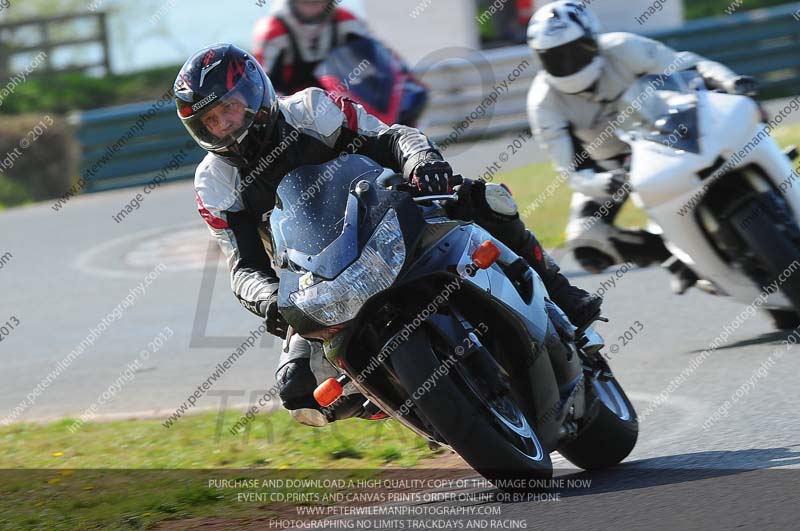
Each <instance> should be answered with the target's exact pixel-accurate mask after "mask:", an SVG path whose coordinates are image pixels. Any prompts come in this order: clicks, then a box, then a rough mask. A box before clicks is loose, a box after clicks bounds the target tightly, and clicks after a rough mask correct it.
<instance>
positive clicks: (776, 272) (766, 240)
mask: <svg viewBox="0 0 800 531" xmlns="http://www.w3.org/2000/svg"><path fill="white" fill-rule="evenodd" d="M773 193H774V192H773ZM773 201H775V203H777V204H778V205H780V203H778V202H777V200H775V199H774V198H773ZM770 204H772V203H770ZM780 218H781V219H773V217H772V215H771V213H770V212H769V211H767V212H765V211H764V206H763V204H762V203H760V202H759V201H757V200H752V201H750V202H749V203H747V204H746V205H744V206H743V207H742V208H740V209H739V210H738V211H737V212H736V213H734V214H733V216H731V222H732V226H733V227H734V229H735V230H736V232H737V233H738V234H739V237H740V238H741V239H742V240H743V241H744V242H745V244H746V245H747V248H748V249H749V250H750V252H751V253H752V255H753V256H754V257H756V258H755V259H756V260H758V262H760V264H761V266H762V267H763V269H764V270H765V271H766V274H767V275H768V277H769V279H768V280H767V282H766V284H769V283H770V282H773V281H775V280H777V279H778V277H779V276H780V275H781V274H782V273H784V272H785V271H786V270H787V269H788V267H789V266H790V265H792V264H794V262H795V260H797V259H798V257H800V241H798V234H797V233H798V230H797V227H796V226H787V227H785V228H782V226H783V225H786V224H794V223H795V221H794V219H793V218H792V219H788V218H789V216H788V215H782V216H780ZM762 289H763V286H762ZM779 289H780V290H781V292H782V293H783V294H784V295H785V296H786V298H787V299H789V301H790V302H791V303H792V304H793V305H794V308H795V310H798V311H800V275H796V274H794V272H792V273H791V274H790V275H789V276H788V278H786V280H785V281H784V282H783V283H782V284H781V285H780V288H779Z"/></svg>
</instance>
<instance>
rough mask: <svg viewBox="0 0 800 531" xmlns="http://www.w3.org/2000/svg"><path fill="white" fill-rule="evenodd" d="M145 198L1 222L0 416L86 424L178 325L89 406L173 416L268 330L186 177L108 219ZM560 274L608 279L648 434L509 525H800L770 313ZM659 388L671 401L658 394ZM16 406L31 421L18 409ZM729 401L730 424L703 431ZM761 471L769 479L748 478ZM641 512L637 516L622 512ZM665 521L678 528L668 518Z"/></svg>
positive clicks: (793, 415) (790, 416)
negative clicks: (245, 300)
mask: <svg viewBox="0 0 800 531" xmlns="http://www.w3.org/2000/svg"><path fill="white" fill-rule="evenodd" d="M502 142H503V140H502V139H500V140H498V141H495V143H486V144H482V145H479V146H477V147H474V148H473V149H471V150H469V151H468V152H467V153H463V154H461V155H459V158H457V160H456V162H457V163H458V162H459V161H460V162H461V164H462V169H463V167H467V168H468V169H472V171H474V172H478V171H479V170H480V169H481V161H482V160H492V159H493V157H494V156H495V152H496V151H499V150H500V149H502V147H498V146H500V144H502ZM534 157H535V155H531V156H530V158H534ZM530 161H531V160H530V159H526V160H519V161H515V164H519V165H523V164H525V163H528V162H530ZM465 174H467V175H468V174H469V173H468V172H465ZM138 191H140V190H136V189H127V190H120V191H114V192H108V193H103V194H94V195H88V196H83V197H77V198H73V199H72V200H71V201H70V202H69V203H68V204H67V205H66V206H65V207H63V208H62V209H61V210H60V211H58V212H55V211H54V210H52V209H51V203H49V202H48V203H42V204H38V205H34V206H28V207H23V208H17V209H10V210H7V211H5V212H2V213H0V223H2V226H3V228H4V231H3V239H2V247H0V256H3V255H5V254H6V253H10V254H11V255H12V257H11V258H10V259H6V260H3V262H4V263H3V265H2V268H1V269H0V289H2V294H3V295H2V305H1V306H0V324H1V323H5V322H6V321H7V320H8V319H11V318H12V317H13V318H16V320H18V321H19V324H18V325H17V326H16V328H15V329H14V330H12V331H11V333H9V334H8V335H7V336H6V337H4V338H3V340H2V342H0V357H2V362H1V363H2V371H0V422H2V420H3V418H4V417H5V418H6V419H11V420H33V419H42V418H56V417H62V416H65V415H71V416H77V415H79V414H80V413H81V412H83V411H84V410H85V409H86V408H88V407H89V406H90V405H91V404H92V403H94V402H95V401H97V400H98V397H100V396H101V395H102V393H103V392H104V391H106V390H107V389H109V387H110V386H111V385H112V383H113V382H114V381H115V380H118V377H119V376H120V374H121V373H122V372H123V371H124V369H125V368H126V367H127V366H129V365H130V364H131V363H133V362H135V360H137V358H139V357H141V352H142V350H146V349H148V348H150V347H149V345H148V344H149V343H150V342H151V341H153V339H154V337H155V336H157V335H158V334H159V333H162V332H164V331H165V329H169V330H170V331H171V337H169V338H168V339H167V340H166V341H165V343H164V345H163V347H161V348H160V349H159V350H158V351H157V352H153V353H152V354H151V355H150V356H149V357H148V360H147V361H145V362H143V364H142V366H141V368H139V369H138V370H137V371H136V375H135V378H133V379H132V380H131V381H129V382H125V383H124V384H123V385H122V386H121V389H119V390H118V391H117V392H116V395H115V396H114V397H113V398H112V399H111V400H109V401H108V402H107V403H106V404H105V405H103V406H102V407H100V408H99V409H98V410H97V412H98V413H99V414H100V415H101V418H102V417H108V416H115V415H119V416H122V417H129V416H132V415H134V414H142V415H145V414H146V415H164V414H166V413H169V412H172V411H173V410H175V409H176V408H177V407H178V406H179V405H180V404H181V403H182V402H183V401H184V400H186V399H187V397H188V396H189V395H191V394H192V393H193V392H194V391H195V389H196V388H197V387H198V386H200V385H201V384H202V383H203V382H204V381H206V380H207V378H208V377H209V376H210V374H211V373H212V372H213V371H214V369H215V367H216V365H217V364H218V363H220V362H221V361H222V360H223V359H225V358H226V357H227V356H228V355H229V354H230V353H231V351H232V350H235V348H236V346H238V345H239V344H241V343H242V341H243V340H244V339H245V337H246V336H247V335H248V333H249V332H250V331H251V330H253V329H256V328H257V327H258V326H259V325H260V322H259V320H258V319H256V318H255V317H253V316H252V315H250V314H249V313H248V312H246V311H245V310H244V309H243V308H242V307H240V306H239V304H238V303H237V302H236V301H235V300H234V298H233V296H232V295H231V293H230V291H229V287H228V282H229V281H228V274H227V270H226V268H225V264H224V263H223V262H222V261H221V260H220V259H219V256H218V254H217V253H216V252H215V247H214V246H213V245H211V246H210V245H209V237H208V233H207V231H206V229H205V226H204V223H203V222H202V220H201V219H200V218H199V216H198V215H197V212H196V204H195V200H194V194H193V191H192V187H191V184H190V183H188V182H184V183H177V184H172V185H168V186H163V187H161V188H160V189H157V190H156V191H155V192H153V193H152V194H150V195H148V196H146V198H145V201H144V202H143V204H142V206H141V207H140V209H139V210H136V211H134V212H133V213H132V214H130V215H129V216H128V217H127V218H126V219H124V220H123V221H122V222H121V223H116V222H115V221H114V220H113V219H112V216H113V215H114V214H116V213H117V212H118V211H119V210H120V209H122V208H123V207H124V205H125V204H126V203H127V202H128V201H130V199H131V198H132V196H133V195H135V193H137V192H138ZM159 264H164V265H165V266H166V270H164V271H163V272H162V273H160V274H159V275H158V276H157V278H156V279H155V280H154V281H153V282H152V284H151V285H150V286H148V287H147V288H146V289H145V290H144V292H143V293H142V292H141V291H140V292H139V293H138V294H137V295H136V297H135V298H134V302H133V305H132V306H130V307H128V308H125V309H124V311H123V312H122V314H121V316H120V318H114V319H112V320H110V321H109V324H108V325H107V326H106V327H105V329H104V330H103V331H102V333H100V334H99V336H98V337H97V338H96V339H95V340H94V343H93V344H92V345H89V346H88V347H87V348H85V349H84V350H83V352H82V353H81V354H80V355H79V356H78V357H77V358H75V359H74V360H73V361H72V362H71V363H70V364H69V365H68V366H67V367H65V368H63V369H61V370H60V373H59V374H58V376H57V377H56V378H53V379H51V381H50V382H49V383H48V385H47V387H46V388H44V389H43V391H42V392H41V394H39V395H38V396H36V397H34V400H33V402H34V403H33V404H32V405H31V404H30V403H28V402H30V401H28V400H27V398H26V397H27V396H28V395H29V393H32V391H33V389H34V388H36V386H37V384H40V383H41V382H42V380H43V379H44V378H46V376H47V374H48V373H49V372H51V371H53V370H55V369H56V368H57V367H58V366H59V362H60V361H62V360H64V359H65V358H66V357H67V355H68V354H69V353H70V351H72V350H74V349H76V347H78V345H79V344H80V343H81V342H82V341H84V340H85V339H86V338H87V336H88V335H89V334H90V329H92V328H97V327H98V324H99V323H100V322H101V321H102V320H103V319H104V317H106V316H107V315H108V314H109V313H111V312H113V310H114V309H115V308H117V307H119V305H120V304H121V303H122V301H123V300H124V299H125V298H126V296H128V295H129V293H130V290H132V289H136V287H137V286H138V285H139V284H140V283H142V282H143V281H144V279H145V276H146V275H147V274H148V273H149V272H151V271H153V270H154V269H155V268H156V267H157V266H158V265H159ZM562 265H563V267H564V270H565V271H566V272H567V274H568V276H570V277H571V278H572V279H573V281H574V282H577V283H578V284H579V285H581V286H583V287H585V288H586V289H589V290H597V289H600V288H601V284H602V283H603V282H605V284H606V286H609V284H610V282H611V279H612V278H613V280H614V286H612V287H609V288H608V289H606V290H605V293H604V296H605V299H606V303H605V306H604V313H605V315H607V316H608V317H609V318H610V319H611V322H609V323H607V324H602V323H601V324H600V325H599V326H598V329H599V331H600V332H601V333H602V334H603V335H604V336H605V338H606V340H607V344H609V345H612V344H615V345H617V346H618V347H619V349H618V351H617V352H616V353H614V354H611V356H612V361H611V364H612V367H613V369H614V370H615V373H616V374H617V377H618V378H619V380H620V381H621V383H622V384H623V386H624V388H625V389H626V390H627V392H628V394H629V396H630V397H631V399H632V400H633V402H634V405H635V406H636V409H637V410H638V412H639V415H640V418H641V423H640V436H639V442H638V444H637V446H636V448H635V450H634V451H633V453H632V454H631V456H630V457H629V458H628V460H627V463H628V464H627V465H626V467H624V468H623V469H621V470H622V472H620V475H618V476H613V475H609V473H604V474H600V475H593V476H592V475H590V476H586V475H582V476H580V477H589V478H594V479H593V481H595V485H598V484H600V487H599V488H598V489H591V490H590V491H588V492H576V493H572V494H570V493H565V494H564V495H563V498H562V500H561V502H559V503H549V504H542V503H534V502H526V503H511V504H508V503H506V504H503V505H502V507H503V511H502V514H503V516H502V518H503V520H507V519H514V518H527V519H528V520H529V521H530V522H531V524H530V525H528V528H534V527H535V528H539V525H540V524H541V526H542V528H545V527H549V528H552V527H557V528H563V527H570V528H573V527H578V526H589V527H592V528H596V529H604V528H617V529H627V528H637V529H643V528H646V527H650V526H647V525H645V521H646V522H651V523H652V522H659V521H661V522H663V523H665V526H664V527H663V528H670V529H672V528H675V529H679V528H680V529H695V528H703V527H705V528H715V529H716V528H734V527H736V526H737V525H738V524H737V522H738V523H742V522H744V523H745V524H747V525H743V527H742V528H760V529H791V528H796V523H793V524H791V525H789V524H788V522H790V521H793V520H789V518H790V516H789V515H788V512H789V511H794V512H796V508H795V507H794V505H793V503H796V502H792V501H789V500H796V494H797V490H798V485H799V484H800V482H798V479H800V472H798V471H796V470H788V471H787V470H778V469H796V468H798V465H799V464H800V451H799V450H800V448H799V447H798V445H800V417H798V415H797V412H796V403H797V398H798V395H799V394H800V392H799V391H798V386H797V374H800V355H798V354H799V353H800V348H798V347H794V348H789V349H787V348H786V347H785V346H783V345H782V340H784V339H785V338H786V337H787V334H786V333H783V332H775V331H774V330H773V328H772V325H771V322H770V320H769V319H768V318H767V317H766V316H764V315H763V314H761V313H758V314H756V315H755V316H753V317H747V318H745V319H741V318H739V319H738V322H737V317H739V316H740V314H742V312H743V305H742V304H739V303H736V302H733V301H730V300H726V299H724V298H720V297H712V296H710V295H707V294H704V293H701V292H699V291H697V290H691V291H690V292H689V293H687V294H686V295H684V296H681V297H679V296H675V295H673V294H672V293H671V292H670V291H669V287H668V275H667V273H666V272H664V271H662V270H660V269H658V268H648V269H631V270H629V271H620V272H619V273H616V274H615V273H614V272H613V271H606V272H605V273H604V274H601V275H586V274H583V273H580V272H578V270H577V269H576V267H575V265H574V263H573V262H571V261H570V260H569V259H566V260H565V261H564V262H563V264H562ZM215 269H216V272H214V271H215ZM204 276H205V280H204ZM205 312H207V314H208V318H207V319H206V318H204V313H205ZM637 321H638V322H639V323H641V324H640V325H637V324H635V323H636V322H637ZM735 322H737V324H736V325H735V329H734V326H733V323H735ZM726 326H728V328H729V329H732V330H733V331H732V333H730V335H729V337H728V338H727V340H726V341H725V343H724V344H723V345H722V346H721V347H720V348H718V349H716V350H715V351H714V352H713V353H712V354H711V355H709V356H708V357H707V358H706V359H705V360H704V361H703V362H702V364H701V365H700V366H699V367H697V368H696V370H694V371H693V372H692V374H691V375H689V376H688V377H687V378H686V379H685V381H684V382H683V383H682V384H681V385H678V386H673V387H672V389H671V391H669V392H668V389H669V386H670V382H672V381H673V379H675V378H676V377H678V376H679V375H680V374H681V372H682V371H683V370H684V369H685V368H686V367H687V366H689V363H690V360H692V359H693V358H695V357H696V356H698V354H700V353H701V352H702V351H703V350H705V349H707V348H709V345H710V343H711V342H712V341H713V340H714V339H715V338H716V337H717V336H718V335H720V334H721V333H723V330H724V329H725V327H726ZM631 327H635V328H636V329H641V331H638V333H637V334H635V336H634V337H633V339H632V340H630V341H628V344H626V345H623V342H624V341H623V340H622V339H620V336H621V335H622V334H623V333H624V332H625V331H626V330H629V329H631ZM193 338H194V339H193ZM151 350H153V349H151ZM278 351H279V344H278V343H277V342H274V341H272V342H270V341H267V344H266V345H258V346H256V347H254V348H252V349H249V350H248V351H247V353H246V354H245V355H244V356H242V357H241V358H240V359H239V361H238V362H237V363H236V364H235V365H234V366H233V367H232V368H231V369H230V370H228V371H227V372H226V373H225V374H224V375H223V376H222V377H221V378H220V379H219V380H218V381H216V383H214V385H213V387H212V390H211V392H212V393H219V392H225V393H227V394H228V395H230V398H229V402H228V405H231V404H234V403H239V404H240V403H247V402H249V401H251V400H252V399H253V397H255V396H258V395H259V394H260V393H262V392H263V391H264V390H266V389H268V388H269V387H270V386H271V385H272V384H273V382H274V377H273V373H274V367H275V362H276V360H277V357H278ZM770 357H772V360H773V363H770V362H769V359H770ZM767 366H768V367H767ZM62 367H64V365H63V363H62ZM765 367H767V368H766V369H765ZM759 369H761V370H760V372H759ZM662 392H666V393H667V396H666V399H664V400H661V401H660V399H659V398H658V397H659V395H660V394H661V393H662ZM662 398H664V397H663V395H662ZM726 400H728V401H730V403H729V405H728V406H724V403H725V402H726ZM661 402H663V403H661ZM220 403H221V397H220V396H208V394H207V395H206V396H204V397H203V398H201V399H200V400H199V401H198V402H197V407H198V408H218V407H219V406H220ZM656 403H658V405H657V406H656V407H653V406H654V404H656ZM20 404H25V407H24V412H23V413H22V414H21V415H15V414H14V413H13V411H14V409H15V408H17V407H18V406H20ZM720 408H722V409H724V412H725V415H724V416H722V415H720V416H719V418H718V420H716V421H713V422H711V423H710V424H709V422H708V421H709V419H711V418H712V417H711V416H712V415H713V414H714V412H715V411H722V409H720ZM557 462H558V463H563V461H561V460H558V461H557ZM559 466H563V464H561V465H559ZM653 470H660V471H661V472H657V473H650V474H649V475H646V477H647V478H649V479H642V477H643V476H642V474H641V473H640V472H642V471H653ZM753 470H755V471H760V472H759V473H758V474H761V475H757V477H753V474H755V473H754V472H746V471H753ZM626 471H627V472H626ZM637 471H638V472H637ZM748 478H749V479H750V480H749V481H746V480H747V479H748ZM725 493H728V494H727V495H725ZM784 499H786V501H785V502H784V501H781V500H784ZM732 500H733V501H735V502H736V503H733V502H732ZM776 500H777V501H776ZM748 501H750V502H752V503H747V502H748ZM756 501H757V502H758V503H756ZM779 502H780V503H779ZM635 503H640V504H641V505H640V506H639V509H638V510H637V513H636V514H637V515H639V517H643V515H644V516H645V517H646V518H645V520H641V519H639V520H636V519H635V518H636V516H635V515H634V513H633V512H632V511H628V509H630V507H631V505H632V504H635ZM571 504H579V505H571ZM773 505H774V506H773ZM710 507H715V508H717V507H725V508H727V509H726V510H725V511H722V512H720V513H719V514H720V515H723V514H724V515H726V516H725V519H722V516H720V517H719V518H717V519H714V520H712V521H710V522H705V523H707V524H708V525H703V524H704V521H703V519H704V518H706V519H707V516H708V514H709V508H710ZM620 511H621V512H620ZM626 511H628V512H630V515H628V512H626ZM623 513H624V514H623ZM564 515H570V516H569V517H568V518H566V520H565V516H564ZM590 515H593V516H590ZM615 515H617V517H615ZM626 515H627V516H626ZM534 516H535V518H534ZM793 516H796V515H793ZM784 517H785V518H786V520H783V519H782V518H784ZM592 518H598V519H599V520H593V519H592ZM626 518H630V519H632V520H630V521H629V520H626ZM678 518H685V519H686V520H680V521H682V522H684V523H685V525H678V523H677V522H678V520H676V519H678ZM765 518H766V519H765ZM534 520H535V522H536V525H533V522H534ZM673 521H674V522H676V525H675V526H672V525H666V524H669V523H673ZM592 522H596V523H597V525H593V524H592ZM615 523H619V524H620V525H619V526H617V525H615ZM759 523H760V524H759ZM547 524H549V525H547ZM612 524H614V525H612ZM622 524H626V525H622ZM627 524H630V525H627ZM640 524H641V525H640ZM695 524H696V525H695ZM717 524H718V526H717ZM761 524H763V525H761ZM784 524H786V525H784ZM608 526H612V527H608ZM655 527H656V528H662V527H661V526H658V525H656V526H655Z"/></svg>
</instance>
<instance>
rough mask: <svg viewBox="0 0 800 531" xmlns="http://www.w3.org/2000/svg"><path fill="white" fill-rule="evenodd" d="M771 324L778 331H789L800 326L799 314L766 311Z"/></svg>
mask: <svg viewBox="0 0 800 531" xmlns="http://www.w3.org/2000/svg"><path fill="white" fill-rule="evenodd" d="M767 313H768V314H769V316H770V317H771V318H772V324H773V325H774V326H775V328H777V329H778V330H791V329H793V328H797V327H798V326H800V314H798V313H797V312H795V311H792V310H767Z"/></svg>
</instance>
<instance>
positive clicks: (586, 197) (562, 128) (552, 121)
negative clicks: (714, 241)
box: [528, 0, 755, 293]
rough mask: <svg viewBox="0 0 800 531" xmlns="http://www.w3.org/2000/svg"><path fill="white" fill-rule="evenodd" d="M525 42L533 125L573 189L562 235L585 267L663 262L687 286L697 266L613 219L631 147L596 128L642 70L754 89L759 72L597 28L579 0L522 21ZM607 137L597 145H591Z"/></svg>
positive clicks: (612, 114) (680, 289) (624, 192)
mask: <svg viewBox="0 0 800 531" xmlns="http://www.w3.org/2000/svg"><path fill="white" fill-rule="evenodd" d="M528 44H529V45H530V47H531V48H533V51H534V52H535V55H536V57H537V58H538V59H539V61H540V62H541V67H542V69H541V71H540V72H539V73H538V74H537V76H536V78H535V79H534V81H533V85H532V86H531V89H530V91H529V93H528V117H529V119H530V122H531V130H532V131H533V133H534V135H535V136H536V138H537V139H538V141H539V143H540V144H541V145H542V146H543V147H544V148H545V150H546V151H547V153H548V154H549V155H550V157H551V158H552V159H553V162H554V164H555V167H556V169H557V170H558V171H559V172H564V175H566V176H567V178H568V180H569V183H570V185H571V186H572V188H573V196H572V203H571V206H570V221H569V223H568V224H567V229H566V233H567V241H568V243H569V244H570V247H571V248H572V249H573V251H574V253H575V257H576V259H577V260H578V262H579V263H580V264H581V266H582V267H583V268H584V269H586V270H587V271H590V272H593V273H597V272H600V271H602V270H603V269H605V268H606V267H609V266H611V265H613V264H617V263H621V262H624V261H628V260H630V261H633V262H635V263H637V264H639V265H642V266H644V265H648V264H652V263H654V262H661V263H663V265H664V266H665V267H667V268H668V269H669V270H670V271H671V272H672V273H673V274H674V277H673V282H672V287H673V290H674V291H675V292H676V293H684V292H685V291H686V290H687V289H688V288H689V287H691V286H692V285H694V283H695V282H696V281H697V277H696V276H695V274H694V273H693V272H692V271H691V270H690V269H689V268H688V267H686V266H685V265H684V264H683V263H681V262H680V261H678V260H677V258H675V257H673V256H672V255H671V253H670V252H669V251H668V250H667V248H666V246H665V245H664V242H663V240H662V239H661V237H660V236H658V235H656V234H653V233H650V232H647V231H644V230H628V229H620V228H618V227H615V226H614V225H613V221H614V218H615V217H616V215H617V213H618V212H619V210H620V208H621V207H622V204H623V203H624V202H625V200H626V199H627V196H628V190H629V188H628V187H627V186H625V183H626V176H627V175H626V171H625V169H624V167H625V165H626V160H625V159H626V158H627V157H628V156H629V154H630V149H629V147H628V146H627V145H626V144H625V143H623V142H621V141H620V140H618V139H617V138H616V137H615V136H613V135H608V134H606V135H604V136H602V137H601V133H602V132H603V131H604V130H605V129H606V128H607V127H608V124H609V122H610V121H612V120H614V119H615V118H616V117H617V116H618V110H617V109H618V107H617V101H618V99H619V98H620V96H622V94H623V93H624V92H625V91H626V90H627V89H628V88H629V87H630V86H631V85H632V84H633V83H634V82H635V81H636V80H637V79H638V78H639V77H641V76H643V75H646V74H655V75H658V74H664V73H665V72H666V73H667V74H670V73H672V72H675V71H680V70H690V69H694V70H696V71H697V72H698V73H699V74H700V75H701V76H702V77H703V79H704V80H705V82H706V84H707V85H708V86H709V88H713V89H722V90H725V91H726V92H730V93H735V94H748V95H751V94H753V92H754V90H755V81H754V80H753V79H752V78H750V77H748V76H737V75H736V74H734V73H733V72H732V71H730V70H729V69H728V68H726V67H725V66H723V65H721V64H719V63H715V62H713V61H709V60H707V59H704V58H703V57H700V56H698V55H696V54H694V53H690V52H675V51H674V50H672V49H670V48H668V47H667V46H665V45H663V44H661V43H660V42H657V41H654V40H651V39H648V38H645V37H641V36H639V35H635V34H632V33H621V32H619V33H604V34H600V33H599V24H598V21H597V18H596V17H595V15H594V14H593V13H592V12H591V11H590V10H589V9H588V8H587V7H585V6H584V5H583V4H582V3H581V2H578V1H572V0H561V1H557V2H553V3H550V4H547V5H545V6H544V7H542V8H540V9H539V10H538V11H536V13H535V14H534V15H533V17H532V18H531V21H530V24H529V25H528ZM604 137H608V140H606V141H604V142H603V143H601V144H600V145H599V147H597V148H596V149H594V150H588V145H589V144H591V143H592V142H593V141H594V140H595V139H596V138H604Z"/></svg>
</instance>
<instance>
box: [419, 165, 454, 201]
mask: <svg viewBox="0 0 800 531" xmlns="http://www.w3.org/2000/svg"><path fill="white" fill-rule="evenodd" d="M453 184H454V183H453V168H452V167H451V166H450V163H449V162H447V161H444V160H425V161H422V162H420V163H419V164H418V165H417V166H416V167H415V168H414V171H412V172H411V177H410V179H409V185H410V188H411V190H410V191H411V195H413V196H421V195H444V194H452V193H453Z"/></svg>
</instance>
